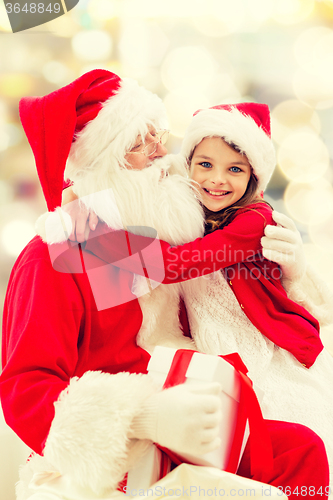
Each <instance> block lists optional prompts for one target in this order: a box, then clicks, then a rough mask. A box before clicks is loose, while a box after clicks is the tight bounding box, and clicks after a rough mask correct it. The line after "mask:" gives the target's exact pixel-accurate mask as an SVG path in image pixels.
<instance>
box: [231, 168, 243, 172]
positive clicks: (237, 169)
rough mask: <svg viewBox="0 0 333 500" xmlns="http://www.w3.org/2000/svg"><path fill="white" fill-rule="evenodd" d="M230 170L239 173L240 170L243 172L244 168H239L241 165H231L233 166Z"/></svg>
mask: <svg viewBox="0 0 333 500" xmlns="http://www.w3.org/2000/svg"><path fill="white" fill-rule="evenodd" d="M230 171H231V172H235V173H238V172H241V171H242V169H241V168H239V167H231V168H230Z"/></svg>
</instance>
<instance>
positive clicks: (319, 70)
mask: <svg viewBox="0 0 333 500" xmlns="http://www.w3.org/2000/svg"><path fill="white" fill-rule="evenodd" d="M294 53H295V57H296V60H297V62H298V64H299V66H300V68H299V69H298V70H297V71H296V72H295V75H294V79H293V87H294V92H295V94H296V96H297V97H298V99H300V100H302V101H304V102H306V103H308V104H309V105H311V106H313V107H317V108H319V109H324V108H328V107H331V106H332V105H333V64H332V62H333V31H332V30H331V29H329V28H326V27H322V26H319V27H314V28H310V29H308V30H306V31H304V32H303V33H302V34H301V35H300V36H299V37H298V39H297V41H296V43H295V47H294Z"/></svg>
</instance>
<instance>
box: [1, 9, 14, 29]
mask: <svg viewBox="0 0 333 500" xmlns="http://www.w3.org/2000/svg"><path fill="white" fill-rule="evenodd" d="M5 3H6V2H1V3H0V30H2V31H6V32H11V31H12V28H11V26H10V22H9V19H8V15H7V12H6V8H5Z"/></svg>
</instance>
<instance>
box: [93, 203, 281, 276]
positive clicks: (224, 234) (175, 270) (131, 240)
mask: <svg viewBox="0 0 333 500" xmlns="http://www.w3.org/2000/svg"><path fill="white" fill-rule="evenodd" d="M252 208H253V209H254V210H248V209H247V210H245V211H243V212H242V213H238V215H237V216H236V217H235V219H234V220H233V221H232V222H231V223H230V224H229V225H228V226H226V227H225V228H224V229H222V230H217V231H215V232H213V233H211V234H209V235H207V236H205V237H204V238H198V239H196V240H195V241H193V242H190V243H186V244H184V245H179V246H175V247H172V246H171V245H169V244H168V243H166V242H165V241H161V240H157V239H155V240H154V239H153V238H147V237H144V236H137V235H133V234H131V233H127V232H125V231H110V229H108V228H106V227H105V226H104V229H100V232H99V233H98V234H97V233H96V232H94V237H93V238H91V239H90V240H88V241H87V243H86V246H85V249H86V250H87V251H89V252H91V253H93V254H95V255H97V256H98V257H99V258H100V259H102V260H104V261H105V262H108V263H112V264H113V265H115V266H118V267H120V268H121V269H126V270H128V271H131V272H133V273H136V274H141V275H147V276H149V278H151V279H153V280H155V281H157V282H160V283H175V282H179V281H185V280H188V279H193V278H197V277H199V276H202V275H205V274H210V273H212V272H214V271H217V270H218V269H221V268H224V267H227V266H231V265H233V264H237V263H238V262H243V261H246V260H251V259H253V258H254V256H255V255H257V254H258V252H260V251H261V243H260V240H261V237H262V236H263V233H264V227H265V226H266V225H267V224H275V223H274V221H273V219H272V217H271V213H272V211H271V209H270V208H269V207H268V206H267V205H264V204H256V205H253V206H252Z"/></svg>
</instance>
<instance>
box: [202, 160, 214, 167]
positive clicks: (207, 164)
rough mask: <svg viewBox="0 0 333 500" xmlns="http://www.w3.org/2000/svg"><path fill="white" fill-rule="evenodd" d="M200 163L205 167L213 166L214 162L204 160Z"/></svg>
mask: <svg viewBox="0 0 333 500" xmlns="http://www.w3.org/2000/svg"><path fill="white" fill-rule="evenodd" d="M200 165H201V166H202V167H204V168H211V166H212V164H211V163H209V161H203V162H202V163H200Z"/></svg>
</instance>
